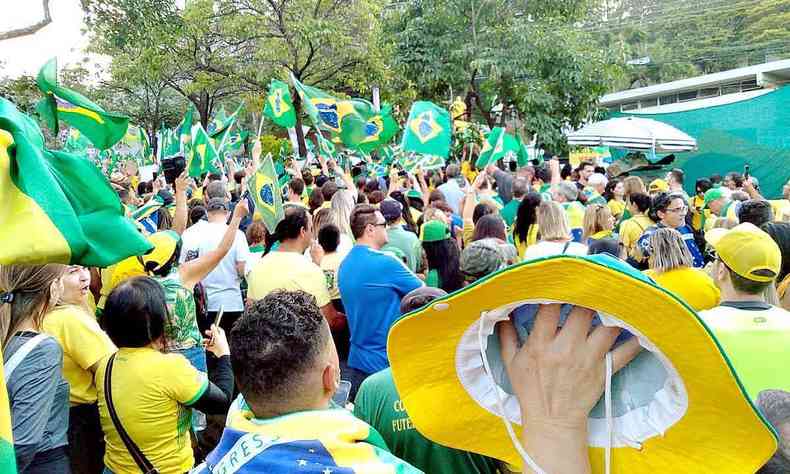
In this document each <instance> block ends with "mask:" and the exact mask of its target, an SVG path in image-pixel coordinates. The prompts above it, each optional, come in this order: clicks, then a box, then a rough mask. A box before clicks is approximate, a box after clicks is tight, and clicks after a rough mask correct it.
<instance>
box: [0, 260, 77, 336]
mask: <svg viewBox="0 0 790 474" xmlns="http://www.w3.org/2000/svg"><path fill="white" fill-rule="evenodd" d="M65 270H66V265H61V264H59V263H50V264H47V265H3V266H2V267H0V293H11V295H12V298H13V300H12V301H11V302H10V303H0V337H2V342H3V347H4V348H5V347H6V345H7V344H8V341H9V339H11V337H12V336H13V335H14V334H16V333H17V331H19V328H20V327H21V326H23V325H24V324H25V323H26V322H27V321H28V320H31V319H32V322H33V327H34V328H36V329H37V330H38V329H39V328H41V321H43V320H44V315H45V314H47V312H49V310H50V309H52V307H53V306H54V305H55V304H56V303H57V301H53V298H52V296H53V295H52V284H53V283H54V282H55V281H57V280H58V278H60V277H61V276H63V272H64V271H65Z"/></svg>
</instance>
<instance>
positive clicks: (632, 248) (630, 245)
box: [619, 214, 653, 257]
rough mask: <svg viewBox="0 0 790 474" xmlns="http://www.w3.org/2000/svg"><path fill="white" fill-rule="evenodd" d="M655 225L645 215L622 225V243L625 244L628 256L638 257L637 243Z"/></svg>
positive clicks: (635, 217)
mask: <svg viewBox="0 0 790 474" xmlns="http://www.w3.org/2000/svg"><path fill="white" fill-rule="evenodd" d="M651 225H653V221H652V220H651V219H650V218H649V217H647V216H646V215H644V214H639V215H636V216H634V217H632V218H630V219H626V220H624V221H623V222H622V224H620V234H619V235H620V242H622V243H623V245H624V246H625V248H626V250H627V251H628V255H629V256H631V257H637V255H636V254H635V252H636V242H637V241H638V240H639V237H642V234H643V233H644V232H645V229H647V228H648V227H650V226H651Z"/></svg>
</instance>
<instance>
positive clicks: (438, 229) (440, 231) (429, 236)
mask: <svg viewBox="0 0 790 474" xmlns="http://www.w3.org/2000/svg"><path fill="white" fill-rule="evenodd" d="M449 238H450V229H448V228H447V224H445V223H444V222H442V221H429V222H426V223H425V224H423V225H422V241H423V242H439V241H442V240H444V239H449Z"/></svg>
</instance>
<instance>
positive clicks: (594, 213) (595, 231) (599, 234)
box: [582, 204, 614, 245]
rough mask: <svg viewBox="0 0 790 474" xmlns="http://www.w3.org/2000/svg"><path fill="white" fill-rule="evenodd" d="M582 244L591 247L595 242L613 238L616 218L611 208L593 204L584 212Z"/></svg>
mask: <svg viewBox="0 0 790 474" xmlns="http://www.w3.org/2000/svg"><path fill="white" fill-rule="evenodd" d="M582 229H583V231H582V242H585V243H586V244H587V245H590V244H591V243H592V242H593V241H595V240H601V239H606V238H610V237H612V234H613V232H612V229H614V216H612V211H611V210H610V209H609V206H605V205H603V204H591V205H589V206H587V209H585V211H584V224H583V227H582Z"/></svg>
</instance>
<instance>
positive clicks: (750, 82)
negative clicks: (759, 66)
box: [741, 79, 760, 92]
mask: <svg viewBox="0 0 790 474" xmlns="http://www.w3.org/2000/svg"><path fill="white" fill-rule="evenodd" d="M759 88H760V86H758V85H757V79H747V80H745V81H741V91H743V92H746V91H753V90H755V89H759Z"/></svg>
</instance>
